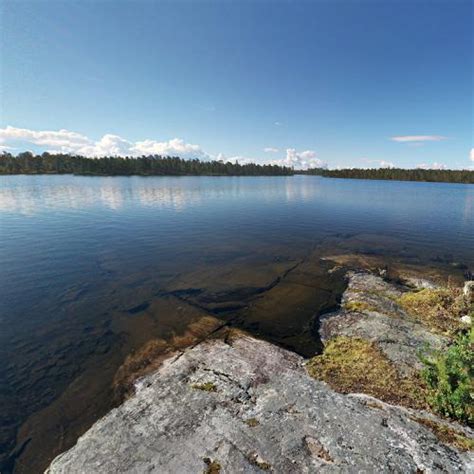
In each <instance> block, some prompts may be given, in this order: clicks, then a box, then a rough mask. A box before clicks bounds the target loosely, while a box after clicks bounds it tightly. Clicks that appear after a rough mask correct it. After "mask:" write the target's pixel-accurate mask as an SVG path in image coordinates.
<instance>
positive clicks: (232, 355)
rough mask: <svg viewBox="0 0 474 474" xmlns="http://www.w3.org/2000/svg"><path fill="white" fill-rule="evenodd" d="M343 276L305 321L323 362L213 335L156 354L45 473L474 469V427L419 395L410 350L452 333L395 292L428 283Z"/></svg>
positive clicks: (238, 336)
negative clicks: (330, 301) (331, 299)
mask: <svg viewBox="0 0 474 474" xmlns="http://www.w3.org/2000/svg"><path fill="white" fill-rule="evenodd" d="M346 276H347V284H348V286H347V289H346V291H345V292H344V295H343V298H342V301H341V307H340V309H339V310H337V311H335V312H332V313H329V314H326V315H324V316H323V317H321V318H320V319H319V322H317V323H318V324H313V326H314V327H315V328H316V329H315V330H318V331H319V335H320V337H321V339H322V341H323V342H324V344H325V351H324V352H323V354H322V355H320V356H316V357H314V358H312V359H311V360H309V361H308V359H305V358H303V357H302V356H300V355H297V354H295V353H294V352H291V351H288V350H285V349H283V348H281V347H279V346H277V345H275V344H272V343H270V342H266V341H263V340H260V339H256V338H254V337H251V336H250V335H248V334H247V333H245V332H243V331H240V330H236V329H230V328H228V327H222V328H220V329H217V330H216V332H215V333H214V334H213V335H212V337H210V338H208V339H207V340H205V341H202V342H198V343H196V344H195V345H194V346H192V347H188V348H187V349H183V350H178V351H176V352H174V353H173V354H172V355H170V356H169V357H168V358H167V359H165V360H164V361H162V360H160V362H159V364H156V366H155V367H154V369H153V372H151V373H148V375H144V376H142V377H141V378H139V379H138V380H137V382H136V383H135V391H134V393H133V394H131V395H130V397H129V398H128V399H127V400H126V401H125V402H124V403H123V404H121V405H120V406H119V407H117V408H115V409H114V410H112V411H111V412H110V413H109V414H108V415H106V416H105V417H104V418H102V419H101V420H99V421H98V422H96V423H95V424H94V425H93V426H92V428H91V429H90V430H88V431H87V432H86V433H85V434H84V435H83V436H82V437H81V438H80V439H79V440H78V442H77V444H76V445H75V446H74V447H73V448H71V449H70V450H69V451H66V452H65V453H63V454H62V455H60V456H58V457H57V458H56V459H55V460H54V461H53V462H52V464H51V466H50V467H49V469H48V471H47V472H48V473H49V474H53V473H90V472H101V473H112V472H113V473H116V472H136V473H139V472H140V473H141V472H160V473H176V472H179V473H198V472H206V473H218V472H222V473H225V472H228V473H231V472H232V473H233V472H261V471H269V472H281V473H286V472H313V471H322V472H400V473H401V472H403V473H406V472H413V473H415V472H416V473H420V472H472V471H473V469H474V455H473V453H472V451H469V448H471V449H472V445H473V431H472V430H471V429H469V428H468V427H466V426H463V425H460V424H459V423H456V422H453V421H449V420H447V419H445V418H441V417H439V416H437V415H435V414H434V413H433V412H431V411H430V410H429V407H428V406H426V405H425V404H424V402H423V400H422V399H420V398H419V397H418V396H417V383H418V379H417V374H418V373H419V369H420V368H421V367H420V361H419V357H418V351H419V350H420V348H421V347H423V346H424V345H425V344H430V346H431V347H434V348H443V347H446V345H447V344H448V342H449V339H448V337H447V336H446V335H445V334H443V331H441V330H439V328H437V327H431V326H430V324H427V323H426V321H423V320H420V319H419V318H418V319H417V318H416V317H414V316H413V314H411V313H410V312H409V311H407V306H406V305H404V304H405V303H404V302H405V300H404V297H405V296H404V295H406V294H409V291H410V286H409V285H411V286H414V285H415V286H417V287H418V288H422V287H425V288H426V287H431V286H430V285H431V284H430V283H429V282H426V281H423V280H419V281H405V282H403V283H401V282H396V283H395V282H393V281H387V280H386V279H384V278H383V275H382V276H380V275H375V274H372V273H368V272H362V271H351V272H348V273H347V275H346ZM459 324H466V322H465V321H464V322H460V323H459ZM348 364H349V365H348ZM357 370H359V373H357ZM374 377H377V379H376V380H375V379H374ZM379 379H380V380H379ZM374 380H375V381H374Z"/></svg>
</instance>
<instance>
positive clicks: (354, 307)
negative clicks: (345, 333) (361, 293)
mask: <svg viewBox="0 0 474 474" xmlns="http://www.w3.org/2000/svg"><path fill="white" fill-rule="evenodd" d="M344 309H345V310H346V311H355V312H358V313H362V312H364V311H377V308H376V307H375V306H372V305H370V304H369V303H367V302H365V301H348V302H347V303H346V304H345V305H344Z"/></svg>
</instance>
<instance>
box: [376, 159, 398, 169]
mask: <svg viewBox="0 0 474 474" xmlns="http://www.w3.org/2000/svg"><path fill="white" fill-rule="evenodd" d="M379 166H380V168H395V165H394V164H393V163H392V162H391V161H384V160H381V161H380V162H379Z"/></svg>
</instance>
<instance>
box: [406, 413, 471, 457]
mask: <svg viewBox="0 0 474 474" xmlns="http://www.w3.org/2000/svg"><path fill="white" fill-rule="evenodd" d="M414 420H415V421H416V422H417V423H420V424H421V425H423V426H426V427H427V428H429V429H430V430H431V431H432V432H433V433H434V434H435V435H436V437H437V438H438V439H439V440H440V441H441V442H442V443H444V444H448V445H450V446H454V447H455V448H457V449H459V450H460V451H474V440H473V439H470V438H467V437H466V436H464V435H463V434H462V433H459V432H458V431H456V430H454V429H453V428H450V427H449V426H446V425H443V424H441V423H437V422H436V421H433V420H427V419H426V418H414Z"/></svg>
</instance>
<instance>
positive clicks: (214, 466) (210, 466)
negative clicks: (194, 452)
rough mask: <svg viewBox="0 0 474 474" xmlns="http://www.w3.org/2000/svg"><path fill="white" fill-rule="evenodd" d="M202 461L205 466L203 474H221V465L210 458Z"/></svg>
mask: <svg viewBox="0 0 474 474" xmlns="http://www.w3.org/2000/svg"><path fill="white" fill-rule="evenodd" d="M203 461H204V462H205V464H207V467H206V469H205V470H204V472H203V474H219V472H221V465H220V463H219V461H216V460H212V459H210V458H203Z"/></svg>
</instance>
